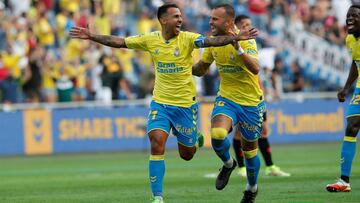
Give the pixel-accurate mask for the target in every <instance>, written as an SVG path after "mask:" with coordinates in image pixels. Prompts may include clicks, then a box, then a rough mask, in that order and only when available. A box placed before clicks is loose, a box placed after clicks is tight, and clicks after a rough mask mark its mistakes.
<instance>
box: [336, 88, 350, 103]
mask: <svg viewBox="0 0 360 203" xmlns="http://www.w3.org/2000/svg"><path fill="white" fill-rule="evenodd" d="M347 93H348V90H347V89H342V90H340V91H339V92H338V94H337V97H338V100H339V102H344V101H345V96H346V95H347Z"/></svg>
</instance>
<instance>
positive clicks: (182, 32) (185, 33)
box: [179, 31, 201, 38]
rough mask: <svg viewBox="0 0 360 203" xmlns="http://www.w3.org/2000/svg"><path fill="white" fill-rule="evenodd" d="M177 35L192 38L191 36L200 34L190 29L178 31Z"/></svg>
mask: <svg viewBox="0 0 360 203" xmlns="http://www.w3.org/2000/svg"><path fill="white" fill-rule="evenodd" d="M179 36H180V37H184V38H193V37H198V36H201V34H199V33H196V32H190V31H180V33H179Z"/></svg>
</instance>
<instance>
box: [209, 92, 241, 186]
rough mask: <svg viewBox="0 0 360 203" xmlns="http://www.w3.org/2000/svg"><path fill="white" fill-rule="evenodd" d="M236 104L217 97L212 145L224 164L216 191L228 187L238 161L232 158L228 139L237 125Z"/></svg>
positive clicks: (212, 123)
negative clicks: (230, 132)
mask: <svg viewBox="0 0 360 203" xmlns="http://www.w3.org/2000/svg"><path fill="white" fill-rule="evenodd" d="M234 105H235V103H233V102H231V101H230V100H227V99H225V98H223V97H217V98H216V100H215V104H214V109H213V112H212V120H211V144H212V147H213V149H214V151H215V153H216V154H217V156H218V157H219V158H220V159H221V160H222V162H223V163H224V165H223V167H222V168H221V169H220V173H219V174H218V176H217V178H216V184H215V186H216V189H218V190H222V189H224V187H225V186H226V185H227V183H228V181H229V178H230V175H231V173H232V171H233V170H234V169H235V168H236V165H237V164H236V161H235V160H234V159H233V158H232V157H231V156H230V146H231V143H230V140H229V139H228V138H227V135H228V132H229V131H230V130H231V128H232V125H233V123H236V111H235V109H236V107H235V106H234Z"/></svg>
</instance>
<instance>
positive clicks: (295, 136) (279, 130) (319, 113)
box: [200, 99, 347, 146]
mask: <svg viewBox="0 0 360 203" xmlns="http://www.w3.org/2000/svg"><path fill="white" fill-rule="evenodd" d="M346 107H347V106H346V104H344V105H339V103H338V102H337V101H336V100H320V99H316V100H307V101H304V102H301V103H298V102H294V101H282V102H279V103H272V104H267V121H268V126H269V139H270V141H271V142H272V143H301V142H319V141H321V142H323V141H339V140H341V139H342V137H343V134H344V129H345V125H346V124H345V121H346V120H345V118H344V114H345V112H346ZM212 108H213V104H211V103H206V104H203V105H202V106H201V108H200V110H201V112H200V113H201V124H202V130H203V132H205V134H206V135H207V136H205V137H206V141H205V145H206V146H210V143H211V141H210V115H211V110H212Z"/></svg>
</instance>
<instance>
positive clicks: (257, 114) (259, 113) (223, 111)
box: [211, 96, 265, 141]
mask: <svg viewBox="0 0 360 203" xmlns="http://www.w3.org/2000/svg"><path fill="white" fill-rule="evenodd" d="M264 112H265V102H264V101H262V102H260V103H259V104H258V106H243V105H240V104H237V103H235V102H233V101H231V100H229V99H226V98H224V97H221V96H218V97H216V99H215V103H214V109H213V112H212V115H211V118H214V117H215V116H216V115H225V116H227V117H229V118H230V119H231V120H232V122H233V123H232V126H235V125H236V124H239V125H238V128H239V130H240V132H241V135H242V137H243V138H244V139H245V140H248V141H256V140H257V139H258V138H259V137H260V136H261V131H262V123H263V120H264V118H263V114H264Z"/></svg>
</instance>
